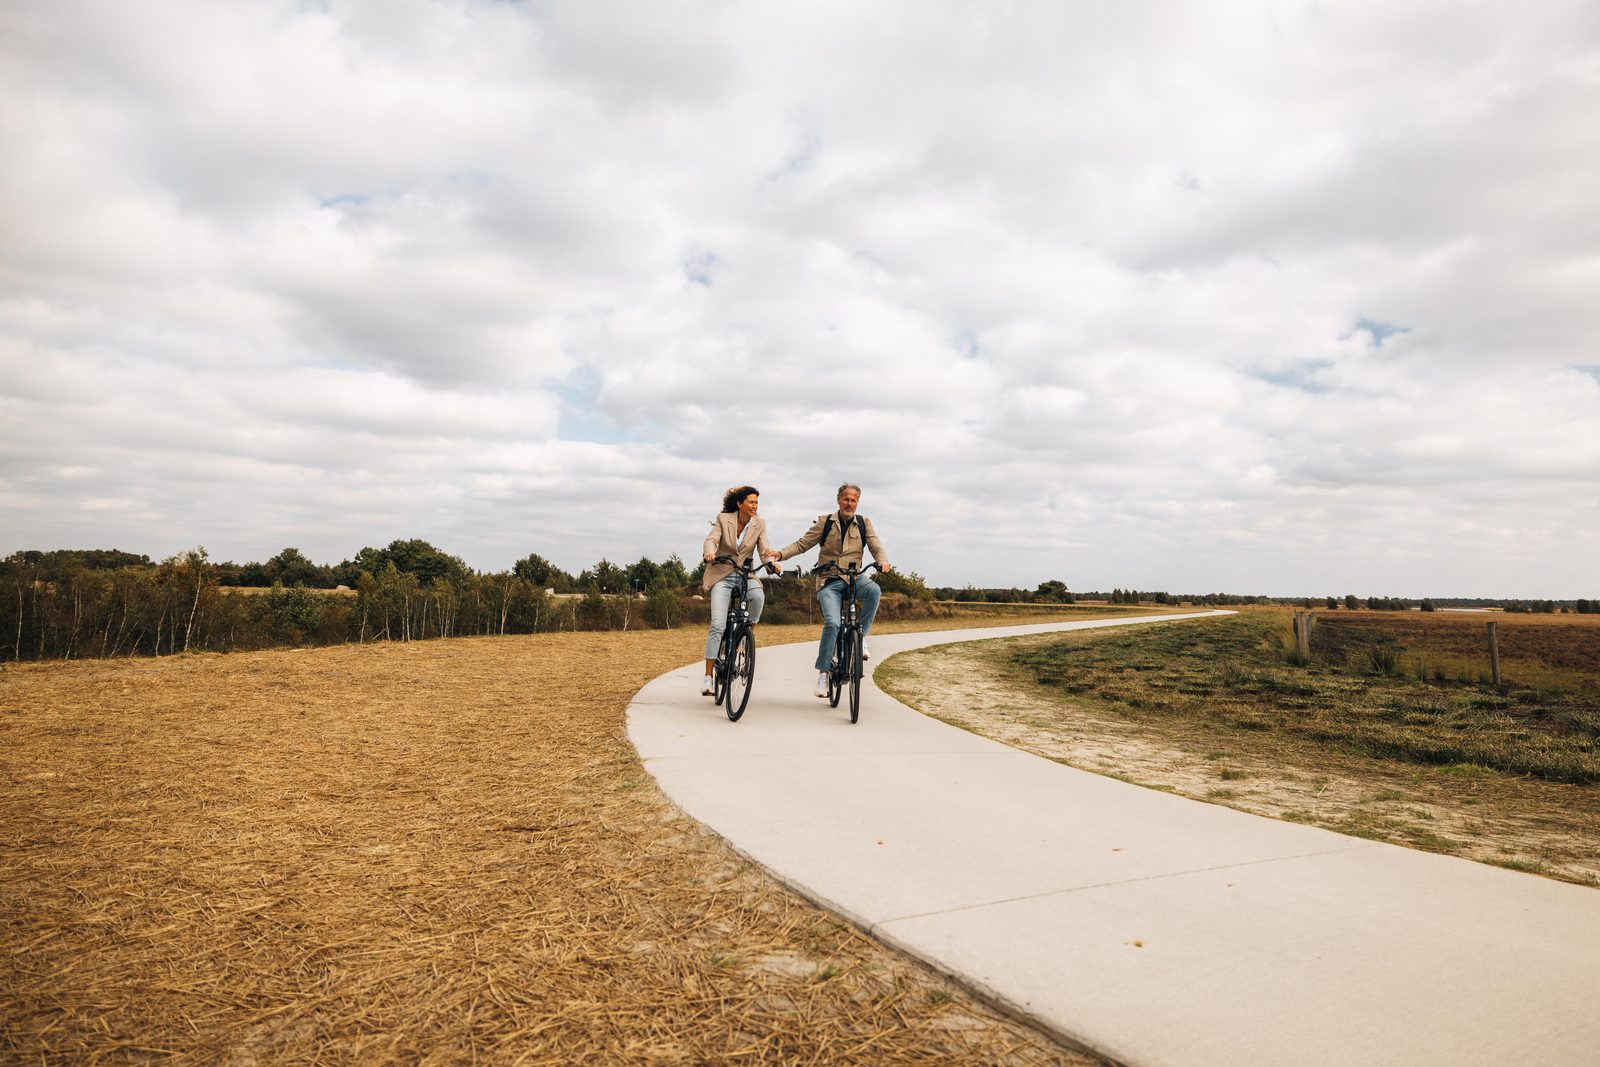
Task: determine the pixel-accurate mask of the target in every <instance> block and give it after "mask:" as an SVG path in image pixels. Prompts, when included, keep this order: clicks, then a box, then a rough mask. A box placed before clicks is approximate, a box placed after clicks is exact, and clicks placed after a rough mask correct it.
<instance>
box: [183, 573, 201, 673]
mask: <svg viewBox="0 0 1600 1067" xmlns="http://www.w3.org/2000/svg"><path fill="white" fill-rule="evenodd" d="M194 575H195V577H194V603H193V604H191V605H190V606H189V622H188V625H186V626H184V628H183V650H184V651H185V652H187V651H189V637H190V635H191V634H193V633H194V617H195V613H196V612H198V611H199V610H200V589H201V587H202V586H203V585H204V584H205V580H206V571H205V564H204V563H202V562H201V561H200V560H195V561H194Z"/></svg>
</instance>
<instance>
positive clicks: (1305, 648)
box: [1294, 611, 1311, 661]
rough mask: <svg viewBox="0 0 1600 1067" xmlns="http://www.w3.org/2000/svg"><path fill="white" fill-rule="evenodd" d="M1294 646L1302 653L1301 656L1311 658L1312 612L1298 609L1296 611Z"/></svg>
mask: <svg viewBox="0 0 1600 1067" xmlns="http://www.w3.org/2000/svg"><path fill="white" fill-rule="evenodd" d="M1294 646H1295V648H1296V650H1298V651H1299V653H1300V658H1301V659H1303V660H1307V661H1309V660H1310V659H1311V613H1310V612H1309V611H1297V612H1295V613H1294Z"/></svg>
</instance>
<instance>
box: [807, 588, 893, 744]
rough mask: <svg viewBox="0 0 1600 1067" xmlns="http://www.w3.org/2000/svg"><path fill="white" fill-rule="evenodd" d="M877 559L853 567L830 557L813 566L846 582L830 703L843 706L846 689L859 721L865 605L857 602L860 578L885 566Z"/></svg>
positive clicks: (853, 717)
mask: <svg viewBox="0 0 1600 1067" xmlns="http://www.w3.org/2000/svg"><path fill="white" fill-rule="evenodd" d="M882 569H883V568H882V567H880V566H878V565H877V563H869V564H867V565H866V566H865V567H862V568H860V569H859V570H858V569H857V568H856V566H855V564H851V565H850V567H849V569H848V570H846V569H845V568H843V567H841V566H839V564H838V563H836V562H833V561H831V560H830V561H829V562H827V563H823V564H819V565H818V566H815V567H813V568H811V573H812V574H827V573H829V572H830V571H831V572H832V575H831V576H830V577H829V578H828V579H827V580H828V581H842V582H844V603H843V604H841V605H840V611H839V632H838V634H837V635H836V636H835V637H834V639H833V662H832V664H830V666H829V670H828V706H829V707H833V708H836V707H838V706H839V697H840V696H841V694H843V693H844V692H845V691H846V690H848V691H849V693H850V721H851V722H855V721H856V720H857V719H859V718H860V717H861V653H862V641H863V640H864V638H863V637H862V634H861V609H860V606H859V605H858V604H857V602H856V579H857V578H859V577H860V576H861V575H863V574H866V573H867V572H869V571H874V570H880V571H881V570H882Z"/></svg>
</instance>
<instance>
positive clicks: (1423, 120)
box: [0, 0, 1600, 597]
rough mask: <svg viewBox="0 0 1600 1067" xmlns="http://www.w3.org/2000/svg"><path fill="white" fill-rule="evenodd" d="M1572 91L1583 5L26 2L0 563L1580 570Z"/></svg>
mask: <svg viewBox="0 0 1600 1067" xmlns="http://www.w3.org/2000/svg"><path fill="white" fill-rule="evenodd" d="M1513 11H1514V13H1513ZM1597 116H1600V6H1597V5H1595V4H1594V3H1593V0H1571V2H1540V0H1533V2H1532V3H1530V4H1526V5H1514V6H1513V5H1505V4H1502V3H1473V2H1468V3H1463V2H1461V0H1439V2H1432V0H1429V2H1411V0H1383V2H1372V3H1365V2H1352V3H1343V2H1340V3H1307V2H1299V0H1278V2H1274V0H1259V2H1243V0H1219V2H1211V3H1206V4H1195V3H1191V2H1188V0H1171V2H1156V0H1150V2H1132V3H1116V4H1113V3H1103V2H1095V3H1088V2H1084V3H1058V2H1044V0H1040V2H1026V0H1016V2H1002V3H978V2H967V0H938V2H930V0H923V2H918V3H915V4H910V3H902V2H863V0H848V2H838V3H809V4H793V3H781V4H780V3H764V2H750V3H746V2H739V3H735V2H727V3H663V4H633V3H606V2H596V0H574V2H570V3H569V2H551V3H539V2H527V3H503V2H487V0H441V2H424V0H383V2H381V3H380V2H376V0H374V2H370V3H359V2H358V3H348V2H329V3H317V2H313V0H304V2H298V3H297V2H292V0H284V2H261V3H198V2H195V3H189V2H182V0H150V2H144V3H138V4H129V3H124V2H117V0H106V2H100V3H94V2H77V0H19V2H10V3H7V4H5V5H4V6H3V7H0V553H6V552H10V551H14V550H16V549H19V548H59V547H117V548H122V549H125V550H129V551H135V552H145V553H149V554H151V555H152V556H157V557H162V556H167V555H171V554H173V553H175V552H178V551H181V550H183V549H185V548H189V547H193V546H195V545H203V546H205V548H206V549H207V550H208V551H209V552H210V553H211V555H212V557H213V558H215V559H233V560H238V561H244V560H251V559H264V558H266V557H268V556H270V555H272V554H273V553H275V552H276V551H277V550H279V549H281V548H283V547H284V546H286V545H294V546H296V547H299V548H301V549H303V550H304V551H305V552H307V554H309V555H310V556H311V557H312V558H313V559H317V560H319V561H322V562H337V561H339V560H340V559H343V558H346V557H348V556H351V555H353V554H354V553H355V552H356V550H357V549H359V548H361V547H362V546H363V545H369V544H371V545H382V544H386V543H388V542H389V541H391V540H394V539H395V538H402V537H422V538H425V539H427V540H430V541H432V542H434V543H435V544H437V545H439V546H440V547H442V548H444V549H446V550H448V551H451V552H454V553H456V554H458V555H460V556H462V557H463V558H464V559H466V561H467V562H468V563H469V564H471V565H473V566H475V567H479V568H483V569H493V570H499V569H503V568H506V567H508V566H509V565H510V564H511V563H512V562H513V561H514V560H515V559H517V558H519V557H521V556H523V555H526V554H527V553H529V552H535V551H537V552H539V553H541V554H543V555H545V556H547V557H548V558H550V559H552V560H554V561H555V562H557V563H559V564H561V565H563V566H565V567H567V568H569V569H571V570H577V569H579V568H581V567H584V566H587V565H589V564H591V563H593V562H594V561H595V560H597V559H599V558H600V557H602V556H604V557H607V558H610V559H611V560H613V561H618V562H628V561H631V560H634V559H637V558H639V557H640V556H641V555H649V556H651V557H652V558H656V559H661V558H664V557H666V556H667V555H668V554H670V553H672V552H677V553H679V554H680V555H682V556H684V557H685V558H687V559H691V560H692V559H693V558H694V556H695V554H696V553H697V552H698V549H699V541H700V538H701V536H702V535H703V532H704V530H705V528H706V523H707V521H708V520H709V519H710V518H711V515H712V514H713V512H714V511H715V510H716V509H717V506H718V500H719V495H720V493H721V491H722V490H723V489H725V488H726V487H727V486H729V485H734V484H739V483H745V482H748V483H752V484H755V485H757V486H759V487H760V488H761V490H762V510H763V513H765V514H766V515H767V518H768V521H769V522H770V523H771V524H772V526H773V527H774V536H775V537H776V538H777V539H779V540H782V541H787V540H789V539H790V538H792V537H795V536H797V535H798V534H799V533H800V532H801V531H802V530H803V529H804V527H805V525H806V524H807V523H808V522H809V521H810V520H811V519H812V518H813V517H815V516H816V515H817V514H819V513H820V512H822V511H824V510H826V509H827V508H828V507H829V506H830V505H831V503H832V498H833V488H834V486H836V485H837V484H838V483H839V482H840V481H841V480H845V479H849V480H852V481H857V482H860V483H862V484H863V485H864V486H865V487H866V492H865V494H864V498H863V501H862V510H863V512H865V513H866V514H868V515H871V516H872V517H873V519H874V521H875V523H876V524H877V525H878V527H879V529H880V531H881V532H882V534H883V536H884V539H885V541H886V543H887V546H888V548H889V550H890V554H891V558H892V560H893V562H894V563H895V564H896V565H898V566H900V567H902V568H906V569H911V570H915V571H918V572H920V573H921V574H923V575H924V576H925V577H926V578H927V579H928V580H929V581H930V582H931V583H935V584H951V585H961V584H965V583H968V582H971V583H975V584H980V585H985V584H1008V585H1009V584H1022V585H1030V586H1031V585H1034V584H1037V583H1038V582H1040V581H1042V580H1044V579H1046V578H1060V579H1062V580H1064V581H1066V582H1067V583H1068V585H1069V586H1071V587H1072V588H1075V589H1092V588H1107V589H1109V588H1110V587H1112V586H1113V585H1120V586H1131V587H1137V588H1144V589H1170V590H1172V591H1191V592H1204V591H1211V590H1228V591H1234V592H1253V593H1268V594H1275V595H1298V594H1302V593H1304V594H1315V595H1325V594H1328V593H1333V594H1339V595H1342V594H1344V593H1346V592H1354V593H1356V594H1358V595H1363V596H1364V595H1372V594H1385V595H1409V596H1422V595H1434V596H1453V595H1501V596H1539V597H1574V596H1595V595H1597V594H1600V568H1597V566H1596V562H1595V561H1596V560H1597V559H1600V537H1597V536H1596V533H1595V531H1596V529H1597V528H1600V192H1597V190H1600V180H1597V177H1596V176H1597V175H1600V119H1597Z"/></svg>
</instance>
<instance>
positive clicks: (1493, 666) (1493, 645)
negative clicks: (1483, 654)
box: [1489, 622, 1500, 685]
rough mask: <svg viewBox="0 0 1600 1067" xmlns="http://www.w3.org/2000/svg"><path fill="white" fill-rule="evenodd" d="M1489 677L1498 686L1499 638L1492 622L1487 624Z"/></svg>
mask: <svg viewBox="0 0 1600 1067" xmlns="http://www.w3.org/2000/svg"><path fill="white" fill-rule="evenodd" d="M1489 676H1490V677H1491V678H1493V679H1494V684H1495V685H1499V684H1500V638H1499V635H1498V634H1496V633H1495V629H1494V623H1492V622H1491V623H1489Z"/></svg>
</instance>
